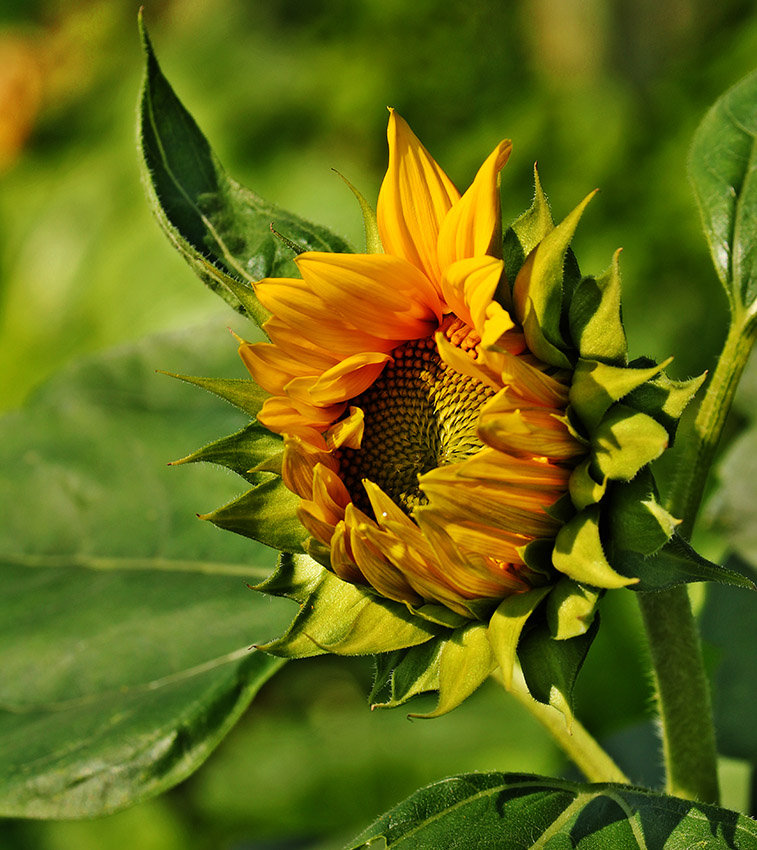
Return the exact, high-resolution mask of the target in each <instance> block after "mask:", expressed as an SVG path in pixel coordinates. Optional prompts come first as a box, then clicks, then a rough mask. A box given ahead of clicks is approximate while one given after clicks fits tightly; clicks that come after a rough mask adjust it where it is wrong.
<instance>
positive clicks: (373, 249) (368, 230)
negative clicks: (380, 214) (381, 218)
mask: <svg viewBox="0 0 757 850" xmlns="http://www.w3.org/2000/svg"><path fill="white" fill-rule="evenodd" d="M336 173H337V174H338V175H339V177H341V179H342V180H343V181H344V183H345V184H346V185H347V188H348V189H349V190H350V192H352V194H353V195H354V196H355V199H356V200H357V202H358V204H360V212H361V214H362V216H363V230H364V231H365V253H366V254H383V253H384V246H383V245H382V244H381V237H380V236H379V229H378V219H377V218H376V210H374V208H373V207H372V206H371V205H370V204H369V203H368V201H367V200H366V199H365V196H364V195H363V194H362V192H360V191H359V190H358V189H356V188H355V187H354V186H353V185H352V183H350V181H349V180H348V179H347V178H346V177H345V176H344V174H340V172H338V171H337V172H336Z"/></svg>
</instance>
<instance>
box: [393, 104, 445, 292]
mask: <svg viewBox="0 0 757 850" xmlns="http://www.w3.org/2000/svg"><path fill="white" fill-rule="evenodd" d="M387 138H388V141H389V167H388V168H387V172H386V176H385V177H384V182H383V183H382V184H381V191H380V192H379V198H378V208H377V215H378V227H379V234H380V236H381V242H382V243H383V245H384V250H385V251H386V253H387V254H394V255H395V256H397V257H402V258H404V259H405V260H407V261H408V262H410V263H412V264H413V265H414V266H415V267H416V268H418V269H420V270H421V271H422V272H423V273H424V274H425V275H426V276H427V277H428V278H429V280H431V281H433V282H435V283H436V284H438V283H439V279H440V274H439V259H438V256H437V240H438V237H439V231H440V229H441V226H442V222H443V221H444V218H445V216H446V215H447V213H448V211H449V210H450V208H451V207H452V204H453V203H455V201H457V200H458V199H459V198H460V193H459V192H458V191H457V189H456V188H455V186H454V184H453V183H452V181H451V180H450V179H449V177H447V175H446V174H445V173H444V171H442V169H441V168H440V167H439V165H437V163H436V162H435V160H434V158H433V157H432V156H431V154H429V152H428V151H427V150H426V148H424V147H423V145H422V144H421V143H420V142H419V141H418V139H417V138H416V136H415V134H414V133H413V131H412V130H411V129H410V127H408V125H407V123H406V122H405V121H404V120H403V119H402V118H401V117H400V116H399V115H397V113H396V112H394V110H390V114H389V127H388V129H387Z"/></svg>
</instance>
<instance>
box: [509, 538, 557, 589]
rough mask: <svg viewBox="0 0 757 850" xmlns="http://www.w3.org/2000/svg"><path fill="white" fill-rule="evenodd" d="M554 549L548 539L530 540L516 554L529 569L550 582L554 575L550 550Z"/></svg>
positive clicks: (553, 545) (553, 542)
mask: <svg viewBox="0 0 757 850" xmlns="http://www.w3.org/2000/svg"><path fill="white" fill-rule="evenodd" d="M554 548H555V541H554V540H553V539H552V538H551V537H550V538H543V539H538V540H532V541H531V542H530V543H527V544H526V545H525V546H521V547H519V548H518V550H517V552H518V556H519V557H520V558H522V559H523V563H524V564H525V565H526V566H527V567H528V568H529V569H531V570H533V571H534V572H537V573H541V574H542V575H543V576H547V578H549V579H550V580H552V579H553V578H554V575H555V568H554V567H553V566H552V550H553V549H554Z"/></svg>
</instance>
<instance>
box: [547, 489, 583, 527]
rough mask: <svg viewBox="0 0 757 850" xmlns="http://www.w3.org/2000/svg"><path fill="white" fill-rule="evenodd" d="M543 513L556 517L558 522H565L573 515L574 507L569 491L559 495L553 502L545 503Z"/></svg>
mask: <svg viewBox="0 0 757 850" xmlns="http://www.w3.org/2000/svg"><path fill="white" fill-rule="evenodd" d="M544 513H546V514H549V516H551V517H552V519H556V520H557V521H558V522H567V521H568V520H569V519H571V518H572V517H573V516H575V513H576V509H575V507H574V505H573V501H572V500H571V498H570V493H566V494H565V495H564V496H560V498H559V499H558V500H557V501H556V502H553V503H552V504H551V505H547V506H546V507H545V508H544Z"/></svg>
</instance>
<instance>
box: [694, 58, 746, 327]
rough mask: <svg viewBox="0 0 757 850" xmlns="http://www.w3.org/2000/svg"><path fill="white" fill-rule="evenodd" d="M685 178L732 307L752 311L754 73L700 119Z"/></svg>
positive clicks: (727, 93) (730, 90)
mask: <svg viewBox="0 0 757 850" xmlns="http://www.w3.org/2000/svg"><path fill="white" fill-rule="evenodd" d="M689 177H690V179H691V182H692V184H693V186H694V191H695V193H696V197H697V201H698V203H699V209H700V211H701V213H702V221H703V224H704V230H705V234H706V235H707V240H708V242H709V243H710V251H711V253H712V260H713V262H714V264H715V268H716V270H717V272H718V276H719V277H720V280H721V281H722V283H723V286H724V287H725V290H726V293H727V295H728V298H729V300H730V302H731V307H732V309H734V310H737V311H738V310H741V309H747V310H751V309H752V308H753V305H754V302H755V298H756V297H757V71H755V72H753V73H751V74H750V75H749V76H748V77H745V78H744V79H743V80H742V81H741V82H740V83H738V84H737V85H735V86H734V87H733V88H731V89H729V90H728V91H727V92H726V93H725V94H724V95H723V96H722V97H721V98H720V99H719V100H717V101H716V102H715V104H714V106H713V107H712V108H711V109H710V111H709V112H708V113H707V115H706V116H705V117H704V119H703V121H702V123H701V124H700V125H699V128H698V130H697V132H696V135H695V136H694V141H693V143H692V146H691V155H690V159H689Z"/></svg>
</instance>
